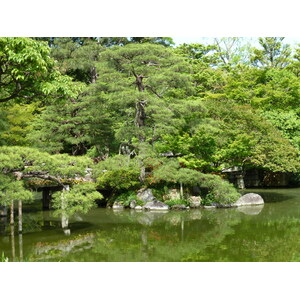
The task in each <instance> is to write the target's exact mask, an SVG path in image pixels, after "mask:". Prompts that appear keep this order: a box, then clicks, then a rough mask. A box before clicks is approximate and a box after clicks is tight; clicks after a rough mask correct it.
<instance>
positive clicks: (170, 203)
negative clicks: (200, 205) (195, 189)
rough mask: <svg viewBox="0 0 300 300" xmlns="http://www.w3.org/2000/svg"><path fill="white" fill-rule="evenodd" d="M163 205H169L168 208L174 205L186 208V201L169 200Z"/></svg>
mask: <svg viewBox="0 0 300 300" xmlns="http://www.w3.org/2000/svg"><path fill="white" fill-rule="evenodd" d="M165 204H167V205H169V206H171V207H172V206H174V205H185V206H188V201H187V200H186V199H171V200H167V201H165Z"/></svg>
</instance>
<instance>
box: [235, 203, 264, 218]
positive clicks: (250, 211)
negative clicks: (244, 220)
mask: <svg viewBox="0 0 300 300" xmlns="http://www.w3.org/2000/svg"><path fill="white" fill-rule="evenodd" d="M263 208H264V205H263V204H262V205H253V206H240V207H238V208H237V210H238V211H240V212H242V213H243V214H245V215H258V214H260V213H261V211H262V210H263Z"/></svg>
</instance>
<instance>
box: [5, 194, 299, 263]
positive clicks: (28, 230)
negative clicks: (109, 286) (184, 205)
mask: <svg viewBox="0 0 300 300" xmlns="http://www.w3.org/2000/svg"><path fill="white" fill-rule="evenodd" d="M247 192H249V191H247ZM251 192H256V193H259V194H260V195H262V197H263V198H264V199H265V202H266V203H265V204H264V205H263V206H253V207H240V208H229V209H193V210H189V211H168V212H142V211H141V212H138V211H134V210H119V211H115V210H112V209H105V208H95V209H93V210H91V211H90V212H89V213H88V214H87V215H80V216H76V217H74V218H72V219H71V220H70V234H69V235H66V234H65V233H64V232H63V231H62V229H61V227H60V221H59V219H58V218H55V217H53V216H52V212H51V211H41V210H39V209H36V210H35V211H33V212H32V211H31V212H30V211H29V208H27V209H26V207H25V210H24V214H23V234H22V235H19V234H18V233H17V228H15V232H11V230H10V225H9V223H8V222H7V220H5V219H3V218H2V219H1V221H0V255H1V254H3V256H5V257H8V259H9V261H40V262H41V261H75V262H81V261H84V262H93V261H99V262H100V261H103V262H113V261H117V262H123V261H124V262H125V261H126V262H127V261H129V262H133V261H138V262H144V261H146V262H147V261H155V262H156V261H175V262H181V261H183V262H190V261H191V262H192V261H203V262H204V261H213V262H223V261H230V262H235V261H242V262H244V261H250V262H256V261H300V189H299V188H295V189H276V190H274V189H268V190H266V189H264V190H251ZM37 205H38V206H40V203H37ZM31 210H32V209H31ZM15 227H17V226H15Z"/></svg>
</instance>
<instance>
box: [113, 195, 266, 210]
mask: <svg viewBox="0 0 300 300" xmlns="http://www.w3.org/2000/svg"><path fill="white" fill-rule="evenodd" d="M149 194H150V193H149V192H148V195H147V199H142V200H143V201H144V203H145V204H144V205H143V206H140V205H136V201H135V200H132V201H131V202H130V206H129V207H130V208H131V209H136V210H159V211H161V210H169V209H177V210H183V209H189V208H206V209H211V208H230V207H239V206H252V205H262V204H264V200H263V198H262V197H261V196H260V195H259V194H255V193H248V194H245V195H243V196H241V197H240V198H239V199H238V201H236V202H234V203H229V204H219V203H212V204H211V205H209V206H206V205H201V197H199V196H191V197H190V206H185V205H184V204H175V205H173V206H172V207H170V206H169V205H167V204H166V203H164V202H162V201H159V200H156V199H155V197H154V196H153V195H152V194H151V195H150V196H149ZM112 208H113V209H123V208H125V207H124V206H123V205H122V204H121V203H119V202H115V203H114V204H113V206H112Z"/></svg>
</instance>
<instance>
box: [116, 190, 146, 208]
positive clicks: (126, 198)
mask: <svg viewBox="0 0 300 300" xmlns="http://www.w3.org/2000/svg"><path fill="white" fill-rule="evenodd" d="M133 200H135V201H138V198H137V195H136V193H135V192H134V191H127V192H125V193H122V194H120V195H119V196H118V197H117V201H118V202H119V203H121V204H123V205H124V206H125V207H129V205H130V202H131V201H133ZM142 202H143V201H142Z"/></svg>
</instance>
